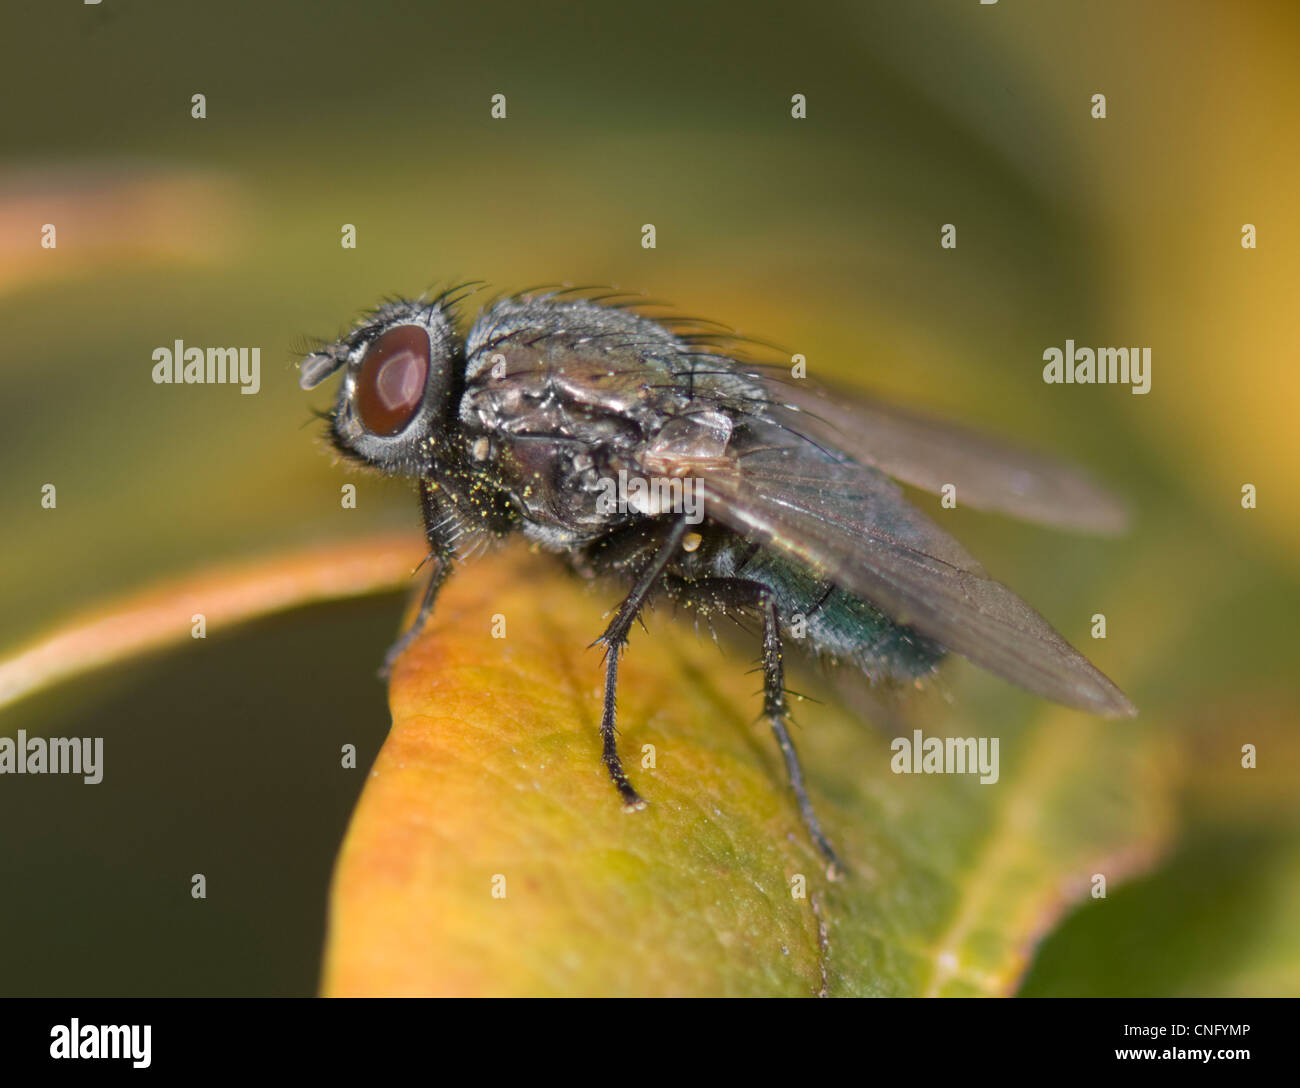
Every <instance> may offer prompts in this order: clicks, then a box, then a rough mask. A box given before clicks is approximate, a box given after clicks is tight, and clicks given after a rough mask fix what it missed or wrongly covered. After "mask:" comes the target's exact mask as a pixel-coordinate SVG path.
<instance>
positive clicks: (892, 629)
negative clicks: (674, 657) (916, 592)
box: [735, 550, 946, 682]
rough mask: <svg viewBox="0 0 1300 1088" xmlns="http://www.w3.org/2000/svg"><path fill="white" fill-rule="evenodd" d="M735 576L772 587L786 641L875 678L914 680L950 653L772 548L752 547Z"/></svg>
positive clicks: (929, 670)
mask: <svg viewBox="0 0 1300 1088" xmlns="http://www.w3.org/2000/svg"><path fill="white" fill-rule="evenodd" d="M735 576H736V577H741V578H745V579H748V580H750V581H754V582H758V583H760V584H762V585H764V586H766V587H767V588H768V590H769V591H770V592H771V594H772V596H773V598H774V599H775V601H776V606H777V613H778V615H779V617H780V620H781V627H782V632H781V633H782V636H783V637H784V638H785V640H786V645H787V646H789V645H796V646H800V647H801V648H802V649H803V650H804V651H805V652H806V653H809V654H811V655H813V656H817V657H827V658H832V659H835V660H836V661H839V662H841V663H844V664H852V665H855V666H857V667H858V668H859V669H861V670H862V671H863V672H864V673H866V674H867V675H868V676H869V677H870V678H871V679H872V680H884V679H892V680H900V681H904V682H910V681H912V680H916V679H919V678H921V677H924V676H928V675H929V674H931V673H932V672H934V670H935V669H936V668H937V667H938V665H939V663H940V662H941V661H942V660H943V657H944V655H945V653H946V651H945V650H944V648H943V647H942V646H940V645H939V644H938V643H937V642H935V641H934V640H933V639H929V638H926V637H925V636H924V635H922V634H919V633H918V632H916V631H914V630H913V629H912V628H910V627H905V626H902V625H901V624H898V623H895V622H894V621H893V620H891V619H890V618H889V617H888V616H886V615H885V614H884V613H883V612H881V611H880V609H878V608H876V607H875V606H874V605H873V604H871V603H870V602H869V601H864V600H863V599H862V598H860V597H855V596H854V595H853V594H851V593H847V592H845V591H844V590H842V589H840V588H839V587H838V586H835V585H834V584H832V583H829V582H827V581H825V580H824V579H822V578H820V577H818V576H817V575H816V574H815V573H814V572H812V571H811V570H809V569H808V568H806V567H803V566H800V565H798V564H795V563H792V562H790V561H789V560H787V559H785V558H783V557H781V556H778V555H775V554H773V553H772V552H768V551H764V550H755V551H752V552H751V554H750V555H749V556H748V557H747V558H745V559H744V560H743V562H742V563H741V564H739V565H738V567H737V568H736V570H735Z"/></svg>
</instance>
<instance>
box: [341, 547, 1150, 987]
mask: <svg viewBox="0 0 1300 1088" xmlns="http://www.w3.org/2000/svg"><path fill="white" fill-rule="evenodd" d="M615 594H616V590H615V589H613V588H611V587H603V588H602V589H601V591H600V592H598V593H588V592H586V591H585V590H584V587H583V586H582V585H581V584H580V583H578V582H576V581H575V580H573V579H571V578H568V577H566V576H564V575H562V574H561V573H559V571H558V568H556V567H555V566H554V565H553V564H551V561H550V560H548V559H546V558H544V557H542V556H538V555H530V554H527V553H525V552H523V551H521V550H515V551H511V552H506V553H503V554H499V555H496V556H493V557H490V558H488V559H484V560H481V561H479V562H478V563H476V564H475V565H474V566H473V567H471V568H469V569H467V570H465V571H463V572H460V573H458V574H457V575H456V576H454V577H453V578H452V580H451V581H450V583H449V585H448V586H447V588H446V589H445V590H444V592H443V596H442V598H441V599H440V601H439V605H438V609H437V611H436V613H435V615H434V617H433V619H432V620H431V621H430V623H429V625H428V627H427V628H426V630H425V632H424V633H423V635H422V636H421V637H420V638H419V639H418V640H417V641H416V642H415V643H414V644H413V645H412V646H411V648H410V649H409V650H408V651H407V653H406V654H405V655H404V656H403V657H402V659H401V660H400V661H399V662H398V664H397V666H396V668H395V670H394V673H393V678H392V683H391V690H390V709H391V711H392V715H393V728H392V732H391V734H390V736H389V738H388V740H387V742H386V743H385V745H384V747H383V749H382V751H381V752H380V755H379V757H378V759H377V761H376V763H375V766H374V768H373V769H372V771H371V775H370V779H369V781H368V783H367V785H366V787H365V790H364V792H363V795H362V798H361V801H360V804H359V806H358V809H357V812H356V814H355V816H354V819H353V822H352V826H351V828H350V830H349V833H348V836H347V839H346V841H345V843H344V846H343V850H342V853H341V855H340V859H339V864H338V868H337V871H336V874H335V881H334V887H333V890H332V896H331V908H330V925H329V938H328V942H327V950H326V963H325V970H324V979H323V987H322V988H323V991H324V992H325V993H326V994H328V995H380V994H465V995H489V994H490V995H565V994H568V995H612V994H682V995H694V994H732V995H747V994H753V995H757V994H787V995H815V994H822V993H827V994H832V995H834V994H925V993H935V994H962V993H968V994H1007V993H1010V992H1012V991H1013V990H1014V989H1015V987H1016V985H1017V983H1018V980H1019V978H1020V977H1021V974H1022V972H1023V971H1024V969H1025V966H1026V964H1027V962H1028V957H1029V956H1030V954H1031V951H1032V949H1033V947H1034V944H1035V941H1036V940H1037V939H1038V937H1039V936H1040V935H1041V934H1042V933H1043V932H1045V931H1046V929H1048V928H1049V927H1050V926H1051V924H1052V922H1053V921H1054V919H1055V918H1056V917H1057V916H1058V915H1059V914H1060V913H1061V912H1062V911H1064V910H1067V909H1069V908H1071V907H1075V908H1078V909H1081V910H1088V909H1096V905H1097V904H1098V903H1103V904H1104V902H1105V901H1104V900H1094V899H1093V898H1092V897H1091V896H1090V894H1089V890H1090V887H1091V884H1090V880H1091V878H1092V876H1093V874H1095V873H1102V874H1104V875H1106V877H1107V879H1108V884H1109V883H1110V882H1113V881H1117V880H1119V879H1121V878H1122V877H1123V876H1125V875H1127V874H1129V873H1132V872H1135V871H1137V870H1139V869H1141V868H1142V867H1144V866H1146V865H1148V864H1149V863H1150V862H1151V861H1152V859H1153V858H1154V857H1155V856H1156V855H1157V854H1158V852H1159V851H1160V849H1162V847H1163V845H1164V844H1165V842H1166V840H1167V838H1168V836H1169V834H1170V830H1171V823H1172V807H1171V801H1170V793H1171V787H1172V785H1173V783H1172V781H1171V776H1170V774H1169V772H1168V770H1167V767H1168V766H1169V763H1170V761H1169V758H1168V756H1169V753H1168V751H1167V749H1166V745H1165V742H1164V741H1163V740H1162V738H1161V735H1160V734H1158V733H1157V732H1155V731H1153V730H1152V729H1150V728H1149V727H1147V726H1145V725H1144V724H1143V723H1142V722H1141V720H1139V721H1137V722H1108V721H1102V720H1099V719H1093V718H1090V717H1088V716H1086V715H1083V714H1080V713H1076V712H1072V711H1067V710H1062V709H1058V708H1054V707H1049V706H1048V705H1046V704H1044V703H1041V702H1038V701H1036V700H1032V699H1030V698H1028V697H1022V696H1020V695H1019V694H1016V693H1012V692H1010V690H1009V689H1005V688H1003V687H998V688H997V689H996V691H997V693H998V699H997V700H996V701H995V702H993V703H991V704H987V705H990V707H991V708H990V709H989V710H987V711H986V712H985V713H983V714H982V715H980V714H978V713H977V711H976V706H984V705H986V702H985V701H984V700H975V701H973V702H971V703H970V704H969V705H967V706H965V707H963V705H962V701H961V700H958V702H957V705H956V707H955V708H944V709H943V711H942V713H941V715H940V720H939V721H926V722H925V728H926V732H927V735H929V734H933V733H937V732H941V731H943V730H945V729H946V731H948V732H951V733H953V734H954V735H961V736H967V735H970V736H989V735H993V736H997V737H999V740H1000V755H1001V776H1000V779H999V781H998V782H997V783H996V784H993V785H980V784H978V783H977V782H975V781H973V780H972V779H971V778H970V777H966V776H954V775H902V774H894V773H892V771H891V769H890V759H891V755H892V753H891V750H890V743H889V738H888V737H886V736H885V735H883V734H882V733H880V732H877V731H875V730H873V729H872V728H871V727H870V726H866V725H864V724H863V723H861V722H859V721H857V720H855V719H854V718H853V717H852V716H851V715H850V714H848V713H847V712H846V711H845V710H843V709H840V708H839V707H837V706H836V705H832V704H822V705H812V704H809V703H802V704H800V705H799V707H798V708H797V711H796V719H797V721H798V722H799V723H800V726H801V728H799V729H798V731H797V734H796V743H797V744H798V745H799V747H800V749H801V752H802V755H803V761H804V766H805V770H806V771H807V773H808V777H809V780H810V786H811V792H812V794H813V798H814V802H815V803H816V804H817V805H818V808H819V811H820V813H821V815H822V819H823V822H824V824H825V825H826V827H827V830H828V832H829V833H830V834H831V836H832V838H833V839H834V840H835V841H836V843H837V845H838V846H839V847H840V849H841V850H842V851H843V853H844V855H845V859H846V861H847V862H848V865H849V867H850V870H851V871H850V873H849V874H848V875H847V876H846V877H844V878H842V879H840V880H838V881H831V880H829V879H828V878H827V875H826V873H825V871H824V869H823V866H822V863H821V861H820V859H819V857H818V855H817V854H816V853H815V852H814V850H813V848H812V846H811V844H810V842H809V840H808V836H807V834H806V832H805V831H804V829H803V827H802V826H801V824H800V822H799V819H798V815H797V811H796V809H795V806H794V803H793V800H792V798H791V796H790V794H789V791H788V789H787V787H786V785H785V780H784V775H783V771H782V768H781V762H780V759H779V756H778V754H777V751H776V748H775V745H774V743H773V741H772V740H771V738H770V735H769V733H768V731H767V728H766V726H765V725H764V724H763V723H762V722H761V721H760V722H755V715H756V714H757V712H758V709H759V701H758V698H757V696H756V694H755V690H754V689H755V679H754V677H752V676H749V675H747V672H746V670H747V668H748V666H749V664H750V661H749V660H748V659H747V658H746V657H745V656H744V655H743V654H739V655H738V654H736V653H731V652H729V653H727V654H719V652H718V650H717V649H715V648H714V646H713V645H711V644H710V643H709V642H708V640H707V639H697V638H696V637H695V636H694V634H693V633H692V631H691V629H690V627H689V626H687V625H685V624H683V623H680V622H677V621H673V620H671V619H670V617H669V616H668V615H667V614H666V613H664V612H660V613H656V614H653V615H651V616H650V617H648V619H647V624H648V626H649V629H650V634H649V636H646V635H645V634H634V636H633V640H632V643H631V646H630V648H629V651H628V653H627V654H626V656H625V658H624V664H623V669H622V675H621V683H620V689H619V711H620V730H621V735H620V740H619V743H620V749H621V751H622V753H623V756H624V760H625V762H626V763H627V765H628V769H629V773H630V774H631V776H632V778H633V781H634V782H635V783H636V784H637V785H638V787H639V789H640V791H641V792H642V794H643V795H644V796H645V797H646V798H647V799H648V800H649V801H650V805H649V807H648V808H647V809H646V810H645V811H643V812H639V813H631V814H629V813H625V812H623V811H622V809H621V807H620V805H619V804H618V803H617V800H616V795H615V793H614V790H613V787H612V786H611V785H610V783H609V781H608V780H607V778H606V776H605V772H604V769H603V768H602V766H601V764H600V762H599V740H598V722H599V706H600V681H601V675H602V671H601V668H600V658H599V651H598V650H596V649H590V648H588V646H589V644H590V643H591V641H592V639H593V638H594V637H595V636H596V635H597V634H599V632H600V631H601V630H602V628H603V625H604V619H603V613H604V610H605V608H607V607H612V605H614V604H616V603H617V597H616V596H615ZM502 619H503V620H504V624H505V631H504V634H505V637H503V638H496V637H493V625H494V622H496V623H497V624H498V627H499V624H500V621H501V620H502ZM749 652H750V653H751V654H753V653H755V652H756V650H755V648H754V647H752V646H751V647H750V649H749ZM959 668H960V666H959ZM990 683H991V681H990ZM791 686H792V687H794V688H796V689H799V690H805V691H807V690H812V689H814V688H816V689H817V690H818V693H819V694H820V691H821V690H822V689H824V688H825V686H826V685H825V684H824V683H822V684H819V683H818V681H816V680H815V679H813V678H812V677H806V678H800V677H795V678H793V679H792V682H791ZM972 686H973V685H972ZM1026 708H1027V709H1028V710H1029V711H1030V712H1031V713H1032V716H1029V717H1027V716H1026ZM945 718H946V719H947V720H946V721H944V720H943V719H945ZM647 746H653V750H654V757H655V759H654V764H655V765H654V766H653V767H652V768H651V767H645V766H642V757H643V753H644V752H646V751H647ZM799 877H802V878H804V880H805V881H806V888H807V895H806V897H804V898H799V897H797V896H796V895H795V894H793V891H794V890H795V888H796V886H797V878H799ZM494 890H495V891H496V892H497V895H495V896H494V894H493V893H494ZM502 892H504V895H502V894H501V893H502Z"/></svg>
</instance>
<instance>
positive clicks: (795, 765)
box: [759, 589, 844, 870]
mask: <svg viewBox="0 0 1300 1088" xmlns="http://www.w3.org/2000/svg"><path fill="white" fill-rule="evenodd" d="M759 607H760V608H761V609H762V612H763V716H764V717H765V718H767V720H768V722H769V723H770V724H771V726H772V734H773V735H774V736H775V737H776V743H777V747H779V748H780V749H781V756H782V758H783V759H784V760H785V769H786V774H787V775H788V776H789V778H790V788H791V790H793V791H794V797H795V800H796V801H797V802H798V803H799V814H800V815H801V816H802V817H803V822H804V826H805V827H807V828H808V834H810V835H811V836H812V838H813V842H815V843H816V844H817V849H818V850H820V851H821V852H822V856H823V857H825V858H826V860H827V861H829V862H830V863H831V865H832V866H833V867H834V868H836V869H840V870H842V869H843V868H844V865H843V863H842V862H841V861H840V859H839V858H838V857H837V856H836V854H835V850H834V849H833V848H832V847H831V844H830V841H829V840H828V839H827V838H826V835H825V834H824V833H823V832H822V825H821V824H820V823H819V822H818V820H817V813H816V812H814V811H813V806H812V801H811V800H810V799H809V797H808V790H807V788H806V787H805V786H804V781H803V768H802V767H801V766H800V765H799V754H798V753H797V752H796V751H795V750H794V741H793V740H792V739H791V738H790V730H789V723H790V711H789V709H788V708H787V706H786V703H785V666H784V664H783V662H782V660H781V656H782V649H781V623H780V620H779V619H778V618H777V614H776V602H775V601H774V600H773V599H772V595H771V594H770V593H768V592H767V590H766V589H764V590H763V591H762V603H761V604H760V606H759Z"/></svg>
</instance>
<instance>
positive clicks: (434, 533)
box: [379, 480, 453, 679]
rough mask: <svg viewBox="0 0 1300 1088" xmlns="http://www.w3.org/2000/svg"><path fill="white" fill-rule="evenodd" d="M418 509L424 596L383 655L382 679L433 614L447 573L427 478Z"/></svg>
mask: <svg viewBox="0 0 1300 1088" xmlns="http://www.w3.org/2000/svg"><path fill="white" fill-rule="evenodd" d="M420 510H421V513H423V515H424V535H425V537H426V538H427V539H428V541H429V548H430V551H429V558H428V560H426V562H429V563H432V564H433V570H432V571H430V573H429V582H428V584H427V585H426V586H425V587H424V596H423V597H421V598H420V610H419V611H418V612H417V613H416V614H415V619H413V620H412V621H411V626H410V627H408V628H407V629H406V630H405V631H403V632H402V634H401V635H400V636H399V637H398V639H397V641H396V642H394V643H393V644H392V645H391V646H390V647H389V648H388V652H387V653H386V654H384V664H383V666H382V667H381V668H380V670H379V675H380V676H381V677H383V678H384V679H387V678H388V674H389V673H390V672H392V671H393V665H395V664H396V663H397V659H398V658H399V657H401V656H402V654H403V653H405V652H406V648H407V647H408V646H410V645H411V643H412V642H414V641H415V639H416V637H417V636H418V635H419V633H420V632H421V631H422V630H423V629H424V625H425V623H426V622H428V619H429V617H430V616H431V615H433V604H434V601H435V600H437V597H438V590H439V589H441V588H442V583H443V582H445V581H446V580H447V575H449V574H450V573H451V567H452V561H453V553H452V550H451V547H450V544H449V543H448V542H447V541H446V540H445V539H444V534H443V529H444V527H445V526H446V524H447V520H446V517H445V515H444V514H443V512H442V509H441V508H440V507H439V505H438V500H437V496H436V493H435V489H434V488H433V487H431V486H430V484H429V481H428V480H421V481H420ZM417 570H418V568H417Z"/></svg>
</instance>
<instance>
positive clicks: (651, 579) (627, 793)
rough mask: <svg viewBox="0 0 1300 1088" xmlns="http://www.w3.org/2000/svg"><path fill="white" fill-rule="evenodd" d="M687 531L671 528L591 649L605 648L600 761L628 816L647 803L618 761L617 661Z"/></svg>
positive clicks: (677, 524)
mask: <svg viewBox="0 0 1300 1088" xmlns="http://www.w3.org/2000/svg"><path fill="white" fill-rule="evenodd" d="M686 529H687V523H686V522H685V521H684V520H679V521H677V522H675V523H674V524H673V528H672V531H671V532H670V533H669V534H668V537H667V539H666V540H665V541H664V542H663V544H662V545H660V547H659V551H658V552H657V553H656V554H655V557H654V559H653V560H652V561H651V562H650V565H649V566H648V567H646V569H645V570H644V571H642V572H641V574H640V575H639V576H638V577H637V580H636V582H635V583H634V584H633V586H632V592H631V593H629V594H628V595H627V597H626V598H625V599H624V601H623V603H622V604H621V605H619V606H618V611H617V612H616V613H614V618H613V619H612V620H610V621H609V626H608V627H606V628H605V633H604V634H603V635H601V636H600V638H598V639H597V640H596V641H595V642H593V643H592V645H593V646H595V645H598V644H600V643H604V645H605V706H604V710H603V712H602V714H601V718H600V738H601V742H602V744H603V746H604V751H603V754H602V756H601V761H602V762H603V763H604V764H605V769H606V770H607V771H608V772H609V777H610V779H611V780H612V781H613V783H614V786H615V788H617V790H618V793H619V796H620V797H622V799H623V808H624V810H625V811H627V812H635V811H637V810H639V809H643V808H645V806H646V802H645V801H644V800H643V799H642V797H641V795H640V794H639V793H637V792H636V790H635V789H634V788H633V786H632V783H631V782H629V781H628V779H627V775H626V774H625V773H624V771H623V762H622V760H620V759H619V758H618V741H617V729H616V728H615V724H614V723H615V718H616V716H617V709H618V697H617V692H618V659H619V655H620V654H621V653H622V651H623V647H624V646H626V645H627V636H628V632H629V631H631V629H632V624H633V623H634V622H636V618H637V615H638V614H639V613H640V611H641V607H642V605H644V604H645V599H646V597H647V596H649V594H650V591H651V590H652V589H653V588H654V586H655V583H656V582H657V581H659V579H660V578H661V577H662V576H663V573H664V570H665V569H666V568H667V566H668V564H669V563H670V562H671V561H672V558H673V556H674V555H675V554H676V552H677V549H678V548H680V547H681V545H682V538H683V537H684V536H685V535H686Z"/></svg>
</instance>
